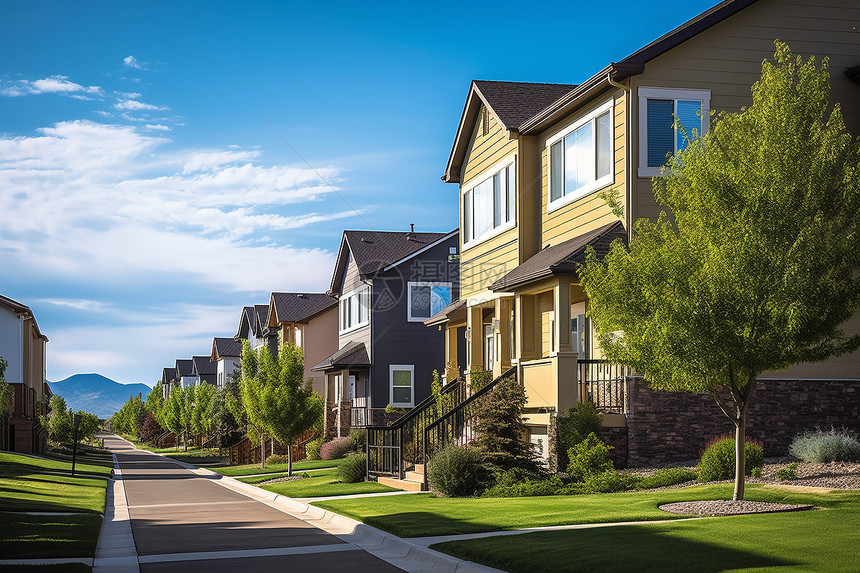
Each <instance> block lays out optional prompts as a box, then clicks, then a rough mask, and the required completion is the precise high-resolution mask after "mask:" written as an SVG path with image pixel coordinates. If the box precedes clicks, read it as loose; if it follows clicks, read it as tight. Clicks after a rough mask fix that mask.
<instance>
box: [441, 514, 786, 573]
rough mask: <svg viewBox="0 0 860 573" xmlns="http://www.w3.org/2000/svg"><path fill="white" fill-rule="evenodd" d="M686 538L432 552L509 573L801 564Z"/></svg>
mask: <svg viewBox="0 0 860 573" xmlns="http://www.w3.org/2000/svg"><path fill="white" fill-rule="evenodd" d="M683 534H684V530H683V529H679V528H671V529H670V528H666V527H663V526H654V525H641V526H637V525H626V526H614V527H601V528H594V529H579V530H566V531H553V532H541V533H532V534H524V535H515V536H502V537H489V538H482V539H472V540H463V541H452V542H448V543H439V544H435V545H432V546H431V548H432V549H436V550H437V551H442V552H444V553H448V554H450V555H454V556H456V557H460V558H462V559H468V560H470V561H477V562H479V563H483V564H485V565H489V566H491V567H497V568H499V569H503V570H505V571H510V572H511V573H556V572H558V573H562V572H571V573H572V572H576V571H588V572H606V573H610V572H611V573H621V572H625V571H636V572H637V573H638V572H653V573H658V572H659V573H663V572H665V571H695V572H697V573H719V572H721V571H728V570H734V569H754V568H759V567H787V566H796V565H801V563H798V562H796V561H791V560H788V559H784V558H780V557H778V556H776V555H773V554H768V553H767V549H766V544H765V542H764V540H762V549H761V551H756V552H753V551H747V550H743V549H738V548H732V547H727V546H725V545H718V544H717V543H711V542H705V541H700V540H694V539H690V538H688V537H685V536H684V535H683Z"/></svg>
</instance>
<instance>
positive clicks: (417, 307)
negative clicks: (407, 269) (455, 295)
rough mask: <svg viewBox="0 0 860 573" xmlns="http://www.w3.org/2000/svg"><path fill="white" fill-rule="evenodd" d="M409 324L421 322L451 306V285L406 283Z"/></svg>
mask: <svg viewBox="0 0 860 573" xmlns="http://www.w3.org/2000/svg"><path fill="white" fill-rule="evenodd" d="M407 290H408V293H407V294H408V295H409V311H408V320H409V322H423V321H425V320H427V319H428V318H430V317H431V316H433V315H434V314H436V313H437V312H439V311H441V310H442V309H444V308H445V307H446V306H448V305H449V304H451V283H422V282H410V283H407Z"/></svg>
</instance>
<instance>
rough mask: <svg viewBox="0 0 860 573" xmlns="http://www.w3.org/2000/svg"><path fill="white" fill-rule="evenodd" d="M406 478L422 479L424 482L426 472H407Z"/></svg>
mask: <svg viewBox="0 0 860 573" xmlns="http://www.w3.org/2000/svg"><path fill="white" fill-rule="evenodd" d="M406 479H408V480H410V481H420V482H421V483H424V472H418V471H414V472H406Z"/></svg>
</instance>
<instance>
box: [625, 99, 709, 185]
mask: <svg viewBox="0 0 860 573" xmlns="http://www.w3.org/2000/svg"><path fill="white" fill-rule="evenodd" d="M638 96H639V166H638V175H639V177H657V176H659V175H660V173H661V172H662V170H663V166H662V165H660V166H658V167H649V166H648V100H649V99H664V100H665V99H668V100H673V101H674V102H675V108H677V102H678V100H699V101H701V102H702V129H701V131H700V133H699V136H702V135H705V134H706V133H707V132H708V128H709V127H710V123H711V122H710V117H711V90H697V89H686V88H653V87H645V86H642V87H640V88H639V93H638ZM677 138H678V130H677V129H675V146H674V147H675V149H677V148H678V140H677Z"/></svg>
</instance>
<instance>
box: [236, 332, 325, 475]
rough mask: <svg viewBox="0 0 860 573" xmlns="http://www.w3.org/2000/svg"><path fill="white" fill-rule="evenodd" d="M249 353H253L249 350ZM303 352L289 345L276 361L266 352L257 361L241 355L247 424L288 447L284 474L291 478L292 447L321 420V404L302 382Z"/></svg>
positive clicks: (303, 380)
mask: <svg viewBox="0 0 860 573" xmlns="http://www.w3.org/2000/svg"><path fill="white" fill-rule="evenodd" d="M247 350H248V352H249V353H250V352H253V351H251V350H250V347H248V348H247ZM304 375H305V361H304V358H303V356H302V350H301V349H300V348H298V347H296V346H295V345H292V344H288V345H285V346H284V347H282V348H281V349H280V351H279V352H278V358H277V359H275V358H274V357H273V356H272V355H271V353H270V352H269V351H268V349H266V348H262V349H260V351H259V352H258V353H257V360H254V361H247V362H246V361H245V353H244V352H243V354H242V399H243V401H244V403H245V404H246V407H247V411H248V417H249V420H253V421H254V423H255V424H257V425H258V426H260V427H261V428H263V431H264V432H265V433H266V434H268V435H270V436H271V437H273V438H274V439H276V440H278V441H279V442H281V443H282V444H285V445H286V446H287V459H288V461H287V474H288V475H292V471H293V464H292V455H291V454H292V444H293V443H294V442H295V441H296V439H298V438H299V436H301V435H302V434H303V433H305V432H306V431H308V430H310V429H311V428H313V427H314V426H315V425H316V424H317V423H318V421H319V419H320V418H321V417H322V413H323V408H322V401H321V400H319V398H318V397H317V396H318V395H316V394H315V393H314V391H313V387H312V385H311V383H310V382H309V381H306V380H305V379H304Z"/></svg>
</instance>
